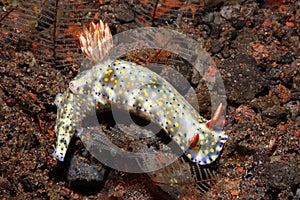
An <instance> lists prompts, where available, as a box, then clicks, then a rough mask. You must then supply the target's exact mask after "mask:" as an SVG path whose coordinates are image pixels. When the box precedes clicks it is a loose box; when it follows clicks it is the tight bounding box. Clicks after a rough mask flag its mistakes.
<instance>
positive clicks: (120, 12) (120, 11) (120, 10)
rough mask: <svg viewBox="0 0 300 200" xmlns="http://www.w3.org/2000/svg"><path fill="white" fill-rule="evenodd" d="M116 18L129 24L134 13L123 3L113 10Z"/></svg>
mask: <svg viewBox="0 0 300 200" xmlns="http://www.w3.org/2000/svg"><path fill="white" fill-rule="evenodd" d="M115 15H116V18H117V19H118V20H120V21H122V22H131V21H133V20H134V13H133V12H132V11H131V10H130V8H129V6H128V5H127V4H125V3H122V4H119V5H117V7H116V9H115Z"/></svg>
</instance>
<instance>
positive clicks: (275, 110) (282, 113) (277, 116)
mask: <svg viewBox="0 0 300 200" xmlns="http://www.w3.org/2000/svg"><path fill="white" fill-rule="evenodd" d="M287 114H288V112H287V110H282V109H281V107H279V106H274V107H272V108H270V109H267V110H263V111H262V117H263V120H264V121H265V122H267V123H268V124H269V125H270V126H276V125H278V124H279V123H280V122H285V121H286V120H287V118H286V117H287Z"/></svg>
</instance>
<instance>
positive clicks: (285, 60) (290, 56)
mask: <svg viewBox="0 0 300 200" xmlns="http://www.w3.org/2000/svg"><path fill="white" fill-rule="evenodd" d="M294 59H295V58H294V55H293V54H291V53H290V52H287V53H286V54H284V55H283V56H281V57H280V62H281V63H283V64H290V63H292V62H293V61H294Z"/></svg>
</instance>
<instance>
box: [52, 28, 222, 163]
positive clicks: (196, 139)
mask: <svg viewBox="0 0 300 200" xmlns="http://www.w3.org/2000/svg"><path fill="white" fill-rule="evenodd" d="M91 27H92V28H91V32H92V33H88V32H87V31H86V29H85V32H84V34H83V35H81V36H80V38H84V39H81V41H80V42H81V46H82V49H83V52H84V53H85V54H86V55H87V56H88V58H90V59H93V61H94V62H96V64H95V65H94V66H93V67H92V69H89V70H86V71H84V72H82V73H80V74H79V75H78V76H77V77H76V78H75V79H74V80H72V81H71V82H70V85H69V87H70V90H71V91H72V93H70V92H68V93H67V94H64V95H63V96H59V102H60V103H57V106H58V113H59V114H58V119H57V122H60V123H57V124H56V127H57V128H56V132H57V137H58V144H57V146H59V147H58V148H57V149H56V151H55V157H57V158H59V159H60V160H63V157H64V155H65V153H66V148H67V146H68V144H69V141H70V138H71V136H73V134H74V130H75V128H74V127H77V126H79V125H78V124H80V121H81V120H82V117H79V118H78V117H77V118H76V117H73V118H70V119H67V118H68V117H67V116H73V113H74V111H78V112H81V113H86V111H90V110H91V109H92V108H95V106H93V105H92V104H93V103H94V104H96V103H97V104H100V105H103V106H105V107H106V106H107V105H109V104H112V103H114V104H117V105H120V106H121V107H122V108H123V109H125V110H129V111H131V112H138V113H143V115H144V116H147V117H148V118H150V119H151V120H152V121H153V122H155V123H157V124H158V125H159V126H161V127H162V128H163V129H164V130H165V131H166V132H167V133H168V134H169V136H170V137H171V138H172V139H173V140H174V141H175V142H176V143H177V144H178V145H179V146H180V148H181V149H182V151H183V152H184V153H185V154H186V156H187V157H188V158H189V159H190V160H191V161H193V162H197V163H198V164H201V165H205V164H210V163H211V162H213V161H215V160H216V159H217V157H218V156H219V153H220V151H221V150H222V148H223V145H224V143H225V142H226V141H227V135H226V134H225V132H224V131H223V130H222V129H221V128H218V127H216V125H217V124H219V125H220V124H223V119H222V117H221V112H222V105H220V106H219V108H218V109H217V111H216V112H215V115H214V117H213V118H212V119H211V120H209V121H208V120H206V119H204V118H203V117H201V116H200V114H199V113H198V112H197V111H196V110H195V109H194V108H193V107H192V106H191V105H190V104H189V103H188V102H187V101H186V100H185V99H184V97H182V96H181V95H180V94H179V92H178V91H177V90H176V89H175V88H174V87H173V86H172V85H170V83H168V82H167V81H166V80H165V79H163V78H162V77H161V76H159V75H158V74H156V73H154V72H152V71H151V70H149V69H148V68H145V67H143V66H140V65H137V64H134V63H131V62H127V61H122V60H115V61H106V62H102V63H101V59H99V57H101V56H102V57H105V55H103V52H106V53H108V52H109V51H108V50H107V49H106V47H105V48H104V47H102V46H101V44H99V42H98V43H97V45H98V46H97V52H102V53H99V54H100V55H99V56H95V52H93V51H92V50H91V49H93V48H87V46H88V45H90V44H91V42H88V41H89V40H92V38H93V29H95V27H97V25H95V24H93V25H91ZM93 27H94V28H93ZM99 27H100V28H101V27H102V28H103V27H104V26H103V25H100V26H99ZM105 28H108V26H105ZM98 32H101V31H98ZM105 32H106V33H107V32H108V31H107V30H106V31H105ZM98 34H99V33H98ZM100 35H101V34H100ZM102 38H106V40H107V38H109V37H108V36H107V35H105V37H104V36H102ZM106 43H107V41H106ZM109 44H110V43H109ZM99 45H100V46H99ZM106 46H107V45H106ZM111 46H112V45H110V47H111ZM101 48H104V49H103V50H101ZM91 55H93V56H91ZM94 57H97V59H94ZM83 94H85V95H88V99H87V100H86V101H87V105H88V106H85V107H84V108H78V107H77V104H74V103H73V101H74V96H75V97H76V98H77V97H78V95H83ZM72 95H73V96H72ZM70 96H72V97H73V99H72V98H70ZM57 101H58V100H57ZM79 101H80V104H83V103H84V101H85V100H83V99H81V100H79ZM62 102H63V103H62ZM69 104H70V106H71V107H72V109H71V110H70V109H68V107H70V106H68V105H69ZM62 105H63V106H62ZM80 109H81V111H79V110H80ZM82 109H84V110H86V111H82ZM66 113H67V114H66ZM74 115H75V114H74ZM60 118H62V119H63V120H62V119H60ZM66 120H67V121H68V122H69V121H71V122H72V123H74V124H72V126H68V127H65V126H62V124H66ZM61 121H63V122H64V123H62V122H61ZM70 127H73V128H71V129H70ZM77 129H78V128H77ZM67 133H68V134H67ZM61 142H63V144H61ZM62 147H65V148H62ZM60 149H61V150H60Z"/></svg>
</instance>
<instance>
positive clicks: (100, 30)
mask: <svg viewBox="0 0 300 200" xmlns="http://www.w3.org/2000/svg"><path fill="white" fill-rule="evenodd" d="M79 42H80V46H81V50H82V52H83V53H84V54H85V55H86V56H87V57H88V58H89V59H90V60H92V61H93V62H95V63H98V62H100V61H102V60H104V59H105V58H106V57H107V56H108V54H109V52H110V50H111V49H112V48H113V40H112V35H111V32H110V29H109V26H108V25H107V23H105V24H104V23H103V21H102V20H100V22H99V23H97V24H95V23H93V22H91V23H90V30H88V29H87V27H86V26H84V27H83V32H82V33H81V34H80V35H79Z"/></svg>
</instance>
